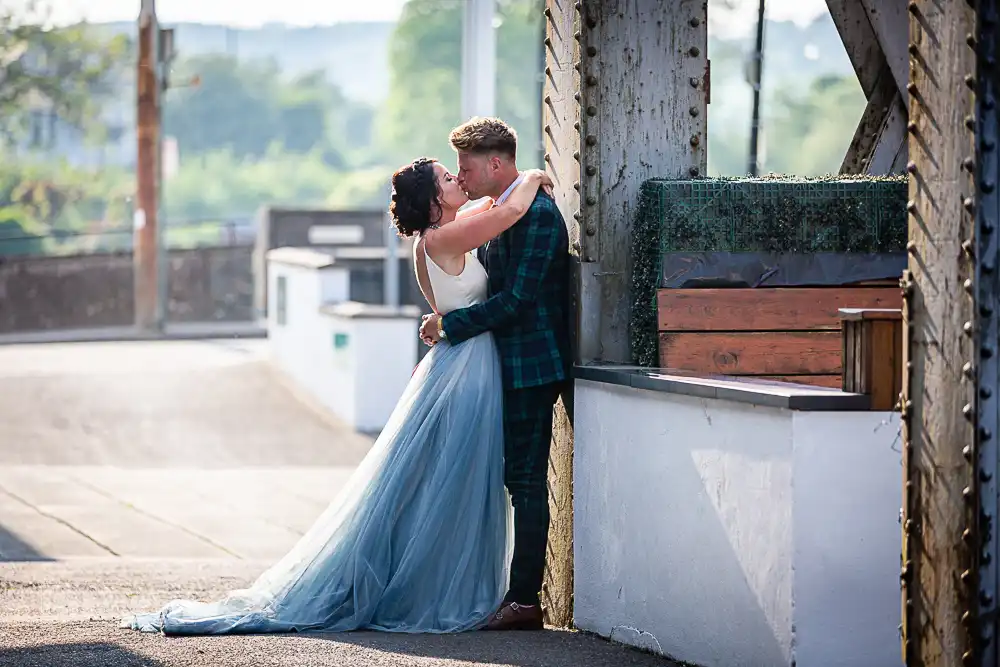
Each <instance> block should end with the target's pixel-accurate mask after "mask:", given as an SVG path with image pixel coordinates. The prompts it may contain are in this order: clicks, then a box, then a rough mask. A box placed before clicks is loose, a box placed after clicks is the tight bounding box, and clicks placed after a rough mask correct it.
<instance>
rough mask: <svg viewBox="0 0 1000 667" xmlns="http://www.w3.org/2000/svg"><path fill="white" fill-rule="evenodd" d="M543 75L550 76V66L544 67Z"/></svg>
mask: <svg viewBox="0 0 1000 667" xmlns="http://www.w3.org/2000/svg"><path fill="white" fill-rule="evenodd" d="M545 75H546V76H552V68H551V67H546V68H545Z"/></svg>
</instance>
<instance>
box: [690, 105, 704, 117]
mask: <svg viewBox="0 0 1000 667" xmlns="http://www.w3.org/2000/svg"><path fill="white" fill-rule="evenodd" d="M688 113H689V114H691V116H692V117H697V116H698V114H699V113H701V112H700V111H699V109H698V107H691V108H690V109H688Z"/></svg>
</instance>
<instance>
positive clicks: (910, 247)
mask: <svg viewBox="0 0 1000 667" xmlns="http://www.w3.org/2000/svg"><path fill="white" fill-rule="evenodd" d="M906 251H907V252H909V253H911V254H914V255H915V254H917V242H916V241H907V242H906Z"/></svg>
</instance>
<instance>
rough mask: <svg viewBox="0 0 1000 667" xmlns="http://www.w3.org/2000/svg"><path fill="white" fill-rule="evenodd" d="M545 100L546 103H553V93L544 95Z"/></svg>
mask: <svg viewBox="0 0 1000 667" xmlns="http://www.w3.org/2000/svg"><path fill="white" fill-rule="evenodd" d="M544 101H545V103H546V104H552V96H551V95H546V96H545V97H544Z"/></svg>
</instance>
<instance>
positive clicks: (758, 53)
mask: <svg viewBox="0 0 1000 667" xmlns="http://www.w3.org/2000/svg"><path fill="white" fill-rule="evenodd" d="M751 66H752V68H753V69H752V70H751V77H752V79H751V81H750V84H751V85H752V86H753V111H752V112H751V116H750V157H749V158H748V160H747V173H748V174H750V175H751V176H757V175H758V173H759V172H760V164H759V161H758V159H757V145H758V143H759V141H760V93H761V81H762V80H763V78H764V0H759V2H758V4H757V41H756V43H755V45H754V52H753V60H752V62H751Z"/></svg>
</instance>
